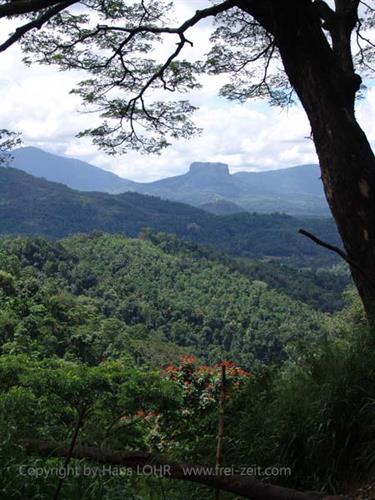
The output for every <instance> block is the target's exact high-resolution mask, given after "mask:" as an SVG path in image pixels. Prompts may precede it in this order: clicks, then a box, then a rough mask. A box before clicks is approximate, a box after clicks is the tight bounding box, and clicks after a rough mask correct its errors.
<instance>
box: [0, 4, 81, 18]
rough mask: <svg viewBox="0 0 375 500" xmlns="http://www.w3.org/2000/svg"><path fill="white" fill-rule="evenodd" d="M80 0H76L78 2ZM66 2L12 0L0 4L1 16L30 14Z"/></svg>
mask: <svg viewBox="0 0 375 500" xmlns="http://www.w3.org/2000/svg"><path fill="white" fill-rule="evenodd" d="M78 1H79V0H74V2H72V3H76V2H78ZM60 3H64V2H63V1H62V0H17V1H13V2H12V1H10V2H8V3H5V4H3V5H0V18H1V17H6V16H16V15H20V14H29V13H30V12H37V11H38V10H42V9H47V8H48V7H51V6H52V5H56V4H60Z"/></svg>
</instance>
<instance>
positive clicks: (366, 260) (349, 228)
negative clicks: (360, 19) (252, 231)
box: [242, 0, 375, 327]
mask: <svg viewBox="0 0 375 500" xmlns="http://www.w3.org/2000/svg"><path fill="white" fill-rule="evenodd" d="M251 4H252V2H251V0H247V1H246V0H245V1H244V2H243V3H242V7H244V6H245V5H247V6H248V9H247V10H248V12H249V13H250V14H252V15H254V16H255V17H257V15H256V14H257V13H256V12H255V11H252V9H251ZM257 18H258V21H259V22H260V23H261V24H262V25H263V26H264V27H265V28H266V29H268V31H271V32H272V34H273V35H274V36H275V41H276V45H277V46H278V48H279V51H280V55H281V58H282V60H283V63H284V67H285V71H286V73H287V75H288V78H289V80H290V82H291V84H292V85H293V87H294V89H295V91H296V93H297V95H298V97H299V98H300V100H301V103H302V105H303V107H304V109H305V111H306V113H307V116H308V118H309V121H310V124H311V130H312V134H313V139H314V143H315V147H316V151H317V154H318V157H319V162H320V168H321V172H322V181H323V185H324V191H325V194H326V197H327V201H328V203H329V206H330V209H331V211H332V214H333V217H334V219H335V221H336V224H337V228H338V231H339V233H340V235H341V238H342V241H343V244H344V247H345V250H346V253H347V256H348V258H349V259H350V260H351V261H352V262H353V263H354V264H355V266H351V273H352V276H353V279H354V282H355V284H356V286H357V288H358V291H359V294H360V296H361V299H362V302H363V305H364V308H365V311H366V315H367V318H368V320H369V322H370V324H371V326H373V327H374V326H375V158H374V154H373V151H372V149H371V146H370V144H369V142H368V140H367V138H366V135H365V134H364V132H363V131H362V129H361V127H360V126H359V124H358V122H357V121H356V118H355V113H354V102H355V95H356V92H357V91H358V89H359V85H360V81H361V80H360V77H359V76H358V75H356V74H355V73H354V71H353V70H351V66H350V64H343V62H342V61H343V60H348V54H347V53H345V51H346V50H347V44H346V45H345V46H344V45H343V47H342V51H341V52H340V50H341V47H340V46H338V47H335V50H333V49H332V47H331V46H330V44H329V43H328V41H327V38H326V37H325V35H324V32H323V29H322V26H321V19H320V17H319V15H318V13H317V10H316V8H315V6H314V4H313V3H312V2H311V1H310V0H284V1H283V2H280V1H275V0H270V1H269V2H268V16H267V14H266V13H265V11H264V12H262V13H261V14H260V15H258V17H257ZM348 36H349V37H350V32H349V35H348ZM350 57H351V56H350Z"/></svg>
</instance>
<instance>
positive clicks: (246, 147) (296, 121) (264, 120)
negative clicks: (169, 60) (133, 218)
mask: <svg viewBox="0 0 375 500" xmlns="http://www.w3.org/2000/svg"><path fill="white" fill-rule="evenodd" d="M206 5H207V0H178V2H177V18H178V19H177V21H180V20H182V19H185V18H186V17H188V16H189V15H191V14H192V13H193V12H194V11H195V10H196V9H199V8H202V7H203V6H206ZM210 29H211V28H210V25H209V23H208V22H204V23H203V25H202V26H201V27H198V28H194V29H193V30H191V33H190V34H189V37H190V38H191V39H192V40H193V41H194V47H193V48H187V49H186V54H185V55H186V57H189V58H190V57H192V58H193V57H196V56H198V57H200V56H201V55H202V54H203V53H204V52H206V51H207V50H208V47H209V43H208V37H209V33H210ZM9 31H10V25H9V24H8V25H7V26H6V28H5V30H3V36H2V38H4V37H5V34H6V33H7V32H9ZM165 50H166V47H164V49H162V51H161V52H160V54H162V52H163V51H165ZM21 59H22V54H21V52H20V50H19V49H18V48H17V47H12V48H11V49H9V50H7V51H6V52H4V53H3V54H0V75H2V76H1V78H0V98H1V103H2V105H1V107H0V120H1V127H7V128H10V129H12V130H18V131H21V132H22V133H23V136H24V142H25V144H27V145H34V146H38V147H41V148H44V149H46V150H48V151H51V152H56V153H58V154H65V155H68V156H73V157H76V158H80V159H82V160H85V161H89V162H91V163H93V164H95V165H97V166H100V167H103V168H106V169H108V170H112V171H114V172H116V173H118V174H120V175H122V176H124V177H128V178H131V179H135V180H138V181H150V180H154V179H157V178H161V177H165V176H171V175H176V174H179V173H183V172H185V171H186V170H187V168H188V166H189V164H190V163H191V162H192V161H221V162H226V163H229V164H230V166H231V169H232V171H238V170H240V169H243V168H248V169H252V170H254V169H257V170H264V169H270V168H278V167H286V166H291V165H296V164H300V163H312V162H317V158H316V154H315V149H314V145H313V143H312V141H311V140H310V139H309V138H308V137H309V135H310V127H309V124H308V121H307V118H306V116H305V113H304V111H303V110H302V109H301V108H300V107H293V108H291V109H289V110H279V109H275V108H270V107H268V106H267V105H266V104H264V103H260V102H252V103H248V104H246V105H239V104H234V103H228V102H226V101H224V100H222V99H219V98H217V92H218V89H219V88H220V86H221V85H222V83H223V78H222V77H208V76H205V77H203V78H202V83H203V84H204V87H203V89H201V90H199V91H194V92H192V93H191V95H190V96H189V97H190V98H191V99H192V101H193V103H194V104H197V105H199V106H200V110H199V111H198V112H197V115H196V122H197V124H198V125H199V126H201V127H203V129H204V131H203V133H202V135H201V136H200V137H196V138H194V139H192V140H190V141H178V142H176V143H175V144H173V146H172V147H170V148H169V149H168V150H166V151H164V152H163V153H162V154H161V155H160V156H156V155H151V156H145V155H140V154H139V153H135V152H129V154H128V155H125V156H122V157H120V158H114V157H110V156H107V155H105V154H104V153H103V152H100V151H98V150H96V149H95V147H94V146H93V145H92V144H91V143H90V141H89V140H87V139H83V140H82V139H80V140H78V139H77V138H76V137H75V135H76V134H77V133H78V132H79V131H80V130H82V129H84V128H87V127H90V126H92V125H93V123H96V121H97V120H98V117H96V116H95V115H93V114H82V113H80V112H79V110H80V108H81V105H80V100H79V98H78V97H77V96H74V95H71V94H69V91H70V90H71V89H72V88H73V87H74V85H75V84H76V83H77V82H78V81H79V80H80V79H82V75H79V73H78V72H64V73H62V72H59V71H57V69H56V68H54V67H43V66H33V67H30V68H28V67H26V66H25V65H23V64H22V63H21ZM374 116H375V87H373V88H371V89H370V90H369V91H368V94H367V96H366V99H365V100H364V101H362V102H360V103H359V105H358V118H359V121H360V123H361V124H362V126H363V127H364V129H365V131H366V133H367V134H368V137H369V139H370V141H372V142H373V143H375V120H374Z"/></svg>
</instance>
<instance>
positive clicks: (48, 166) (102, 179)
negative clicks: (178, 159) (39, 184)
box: [10, 147, 136, 193]
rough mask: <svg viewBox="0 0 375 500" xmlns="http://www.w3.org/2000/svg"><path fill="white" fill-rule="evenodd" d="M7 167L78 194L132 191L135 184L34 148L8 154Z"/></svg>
mask: <svg viewBox="0 0 375 500" xmlns="http://www.w3.org/2000/svg"><path fill="white" fill-rule="evenodd" d="M12 157H13V159H12V160H11V164H10V165H11V166H12V167H14V168H18V169H20V170H23V171H24V172H27V173H28V174H31V175H34V176H35V177H43V178H44V179H47V180H49V181H53V182H61V183H63V184H65V185H66V186H69V187H71V188H73V189H78V190H81V191H103V192H108V193H123V192H124V191H129V190H135V189H134V187H135V186H136V183H133V182H132V181H129V180H126V179H123V178H122V177H119V176H118V175H115V174H113V173H112V172H108V171H106V170H103V169H101V168H98V167H94V166H93V165H90V164H89V163H85V162H83V161H81V160H76V159H74V158H67V157H64V156H59V155H55V154H52V153H47V152H46V151H43V150H42V149H38V148H34V147H26V148H19V149H16V150H15V151H12Z"/></svg>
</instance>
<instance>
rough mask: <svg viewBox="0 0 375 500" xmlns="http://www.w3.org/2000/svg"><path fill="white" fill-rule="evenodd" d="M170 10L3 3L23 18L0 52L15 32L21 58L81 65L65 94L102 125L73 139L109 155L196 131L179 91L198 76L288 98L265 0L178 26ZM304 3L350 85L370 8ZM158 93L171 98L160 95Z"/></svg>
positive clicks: (221, 8)
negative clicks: (198, 45) (210, 23)
mask: <svg viewBox="0 0 375 500" xmlns="http://www.w3.org/2000/svg"><path fill="white" fill-rule="evenodd" d="M23 3H24V2H23ZM344 4H345V5H344ZM41 6H42V8H41ZM1 7H2V8H1ZM173 7H175V8H176V9H177V8H178V5H174V2H167V1H164V0H149V1H147V0H141V1H140V2H137V1H129V2H128V1H126V2H125V1H122V0H103V1H102V0H100V1H99V0H87V1H81V2H75V1H74V0H70V1H65V2H62V1H51V0H44V1H39V2H38V3H36V2H35V1H33V0H29V2H25V5H19V6H17V7H13V8H12V7H11V6H10V4H9V3H7V2H6V3H4V4H0V18H1V17H4V16H6V15H9V14H12V13H13V14H14V15H25V16H26V17H27V19H28V22H27V23H26V24H24V25H23V26H21V27H19V28H18V29H17V31H16V32H15V33H14V34H13V35H12V36H11V37H10V38H9V39H8V40H6V41H5V42H4V43H3V45H1V46H0V51H1V50H5V49H6V48H7V47H9V46H10V45H11V44H12V43H14V42H15V41H18V40H20V39H21V38H22V41H23V49H24V51H25V52H26V59H25V60H26V61H27V62H29V63H31V62H33V61H37V62H40V63H45V64H54V65H57V66H59V67H60V68H61V69H64V70H65V69H77V70H83V71H86V72H87V73H88V74H89V77H88V79H86V80H83V81H82V82H81V83H80V84H79V85H78V86H77V88H76V89H74V90H73V92H74V93H77V94H79V95H80V96H81V97H82V99H83V102H84V103H85V105H86V106H87V107H88V109H89V110H96V111H100V113H101V117H102V121H101V123H100V124H99V125H98V126H93V127H92V128H89V129H87V130H85V131H83V132H82V133H81V134H80V135H87V136H90V137H91V138H92V139H93V142H94V143H95V144H97V145H99V146H100V147H101V148H103V149H104V150H105V151H107V152H109V153H115V152H120V153H125V152H126V151H127V150H128V149H129V148H133V149H136V150H139V151H141V152H159V151H160V150H161V149H162V148H164V147H166V146H167V145H168V144H169V141H170V140H171V139H178V138H187V137H190V136H191V135H192V134H194V133H197V132H199V129H198V128H197V127H196V126H195V125H194V123H193V121H192V113H193V111H194V110H195V109H196V108H195V106H193V105H192V104H191V103H189V102H188V100H186V99H184V98H183V97H184V93H187V92H190V91H192V90H194V89H197V88H199V87H200V84H199V81H198V77H199V76H200V75H201V74H202V73H207V74H214V75H217V74H224V75H227V76H228V77H229V82H228V83H226V84H225V85H224V86H223V87H222V89H221V91H220V94H221V95H222V96H224V97H227V98H229V99H233V100H239V101H240V102H244V101H246V100H247V99H249V98H253V97H255V98H264V97H266V98H269V100H270V102H271V103H272V104H278V105H280V104H281V105H285V104H288V103H290V102H292V100H293V95H292V94H293V89H292V87H291V85H290V83H289V82H288V79H287V77H286V75H285V73H284V68H283V65H282V63H281V61H280V55H279V50H278V40H277V33H276V32H277V30H275V29H273V26H272V13H273V9H276V6H275V5H274V2H273V0H267V1H266V2H260V1H256V0H252V1H250V2H247V3H245V2H241V1H235V0H225V1H223V2H207V6H205V8H203V9H202V10H197V11H196V12H195V13H194V14H193V15H192V16H191V17H190V18H189V19H186V20H185V21H183V22H182V23H176V21H174V13H173ZM310 7H311V8H312V9H314V12H315V15H317V16H319V18H320V19H321V24H322V28H321V29H322V31H323V32H324V34H325V36H326V38H327V41H328V43H329V46H330V50H331V51H332V53H333V56H334V59H335V60H336V61H337V64H338V68H340V70H343V71H344V72H349V73H353V75H354V76H355V77H356V78H357V80H358V82H360V81H361V79H360V77H359V76H358V75H356V74H355V73H354V72H355V71H361V72H362V73H363V74H364V75H365V76H368V74H369V72H371V71H372V67H371V59H372V58H373V56H374V50H375V46H374V44H373V42H372V41H371V39H370V36H369V34H368V33H369V31H370V30H371V29H373V27H374V19H375V17H374V8H373V7H371V6H370V5H368V4H367V3H366V2H364V1H360V0H356V1H352V2H344V3H343V2H342V1H341V0H336V1H335V10H333V9H332V8H331V7H330V6H329V5H328V4H327V3H326V2H324V1H322V0H315V1H314V2H312V1H306V2H305V4H304V8H306V9H310ZM206 18H214V29H213V30H212V34H211V38H210V41H211V49H210V50H209V52H208V53H207V54H206V55H205V56H204V57H203V58H202V60H198V61H193V60H192V57H191V56H190V54H189V48H191V47H192V46H193V43H194V40H193V39H190V38H189V37H190V33H191V32H190V31H189V30H190V28H192V27H194V26H196V25H197V24H198V23H199V22H200V21H202V20H204V19H206ZM344 24H345V26H344ZM34 28H38V30H37V31H36V30H35V29H34ZM340 30H341V31H340ZM342 30H344V31H342ZM339 32H340V33H341V35H343V33H344V38H345V40H343V39H342V36H341V35H340V33H339ZM352 32H354V35H355V36H354V37H353V38H354V39H353V54H354V55H353V54H352V53H351V51H350V50H349V52H350V54H349V55H348V54H347V51H346V52H345V50H343V44H344V45H345V43H347V42H348V40H349V45H350V36H351V33H352ZM340 36H341V39H340ZM345 41H346V42H345ZM344 42H345V43H344ZM359 87H360V85H357V84H356V91H357V90H358V89H359ZM162 91H166V92H167V93H168V92H169V93H174V95H175V98H174V99H172V100H165V98H164V93H163V92H162Z"/></svg>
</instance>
